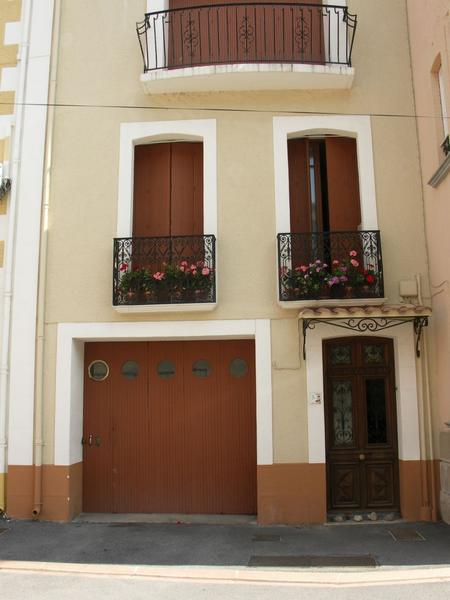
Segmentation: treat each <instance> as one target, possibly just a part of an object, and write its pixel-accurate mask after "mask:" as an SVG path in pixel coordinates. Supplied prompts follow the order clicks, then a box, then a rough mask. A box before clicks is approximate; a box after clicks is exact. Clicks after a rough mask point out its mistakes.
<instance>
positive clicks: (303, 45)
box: [295, 15, 311, 54]
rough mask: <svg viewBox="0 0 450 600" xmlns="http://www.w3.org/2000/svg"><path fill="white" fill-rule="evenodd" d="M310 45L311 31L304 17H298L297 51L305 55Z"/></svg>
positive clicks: (296, 26)
mask: <svg viewBox="0 0 450 600" xmlns="http://www.w3.org/2000/svg"><path fill="white" fill-rule="evenodd" d="M310 43H311V30H310V27H309V25H308V23H307V22H306V19H305V18H304V17H303V15H302V16H301V17H297V19H296V21H295V45H296V47H297V51H298V52H301V53H302V54H305V52H306V51H307V50H308V48H309V47H310Z"/></svg>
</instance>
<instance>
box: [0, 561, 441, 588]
mask: <svg viewBox="0 0 450 600" xmlns="http://www.w3.org/2000/svg"><path fill="white" fill-rule="evenodd" d="M2 571H9V572H22V573H23V572H27V571H28V572H39V573H46V574H50V573H53V574H59V575H94V576H95V575H96V576H109V577H139V578H147V579H168V580H169V579H172V580H179V579H181V580H187V581H189V580H191V581H197V580H203V581H209V582H215V581H217V582H233V583H265V584H297V585H303V586H310V587H324V586H325V587H355V586H367V585H371V586H380V585H388V584H389V585H392V584H402V583H409V584H412V583H417V584H419V583H443V582H450V566H445V567H438V568H436V567H427V568H420V569H419V568H417V569H410V568H406V569H388V568H386V567H384V568H383V567H381V568H380V570H377V571H375V572H374V571H367V570H359V571H356V572H355V571H339V572H337V571H323V570H314V569H308V570H307V571H303V570H302V571H299V570H295V571H294V570H289V569H283V570H280V569H276V570H275V569H257V570H256V569H254V568H248V567H247V568H245V567H244V568H234V567H201V566H200V567H191V566H186V567H179V566H176V567H172V566H145V565H142V566H133V565H105V564H98V565H97V564H96V565H92V564H76V563H48V562H28V561H8V560H3V561H0V573H1V572H2Z"/></svg>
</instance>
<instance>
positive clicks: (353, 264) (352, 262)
mask: <svg viewBox="0 0 450 600" xmlns="http://www.w3.org/2000/svg"><path fill="white" fill-rule="evenodd" d="M350 264H351V265H352V267H359V262H358V261H357V260H355V259H354V258H352V260H351V261H350Z"/></svg>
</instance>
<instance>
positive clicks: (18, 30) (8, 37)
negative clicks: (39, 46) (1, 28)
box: [3, 21, 22, 46]
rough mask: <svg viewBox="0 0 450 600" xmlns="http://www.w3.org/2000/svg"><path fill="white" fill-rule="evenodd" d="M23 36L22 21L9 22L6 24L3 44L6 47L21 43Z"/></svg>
mask: <svg viewBox="0 0 450 600" xmlns="http://www.w3.org/2000/svg"><path fill="white" fill-rule="evenodd" d="M21 35H22V22H21V21H9V23H5V35H4V37H3V43H4V45H5V46H10V45H12V44H19V43H20V36H21Z"/></svg>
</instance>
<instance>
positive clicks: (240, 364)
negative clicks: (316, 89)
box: [230, 358, 248, 379]
mask: <svg viewBox="0 0 450 600" xmlns="http://www.w3.org/2000/svg"><path fill="white" fill-rule="evenodd" d="M247 372H248V365H247V362H246V361H245V360H244V359H243V358H234V359H233V360H232V361H231V362H230V375H231V376H232V377H235V378H236V379H239V378H241V377H244V376H245V375H247Z"/></svg>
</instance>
